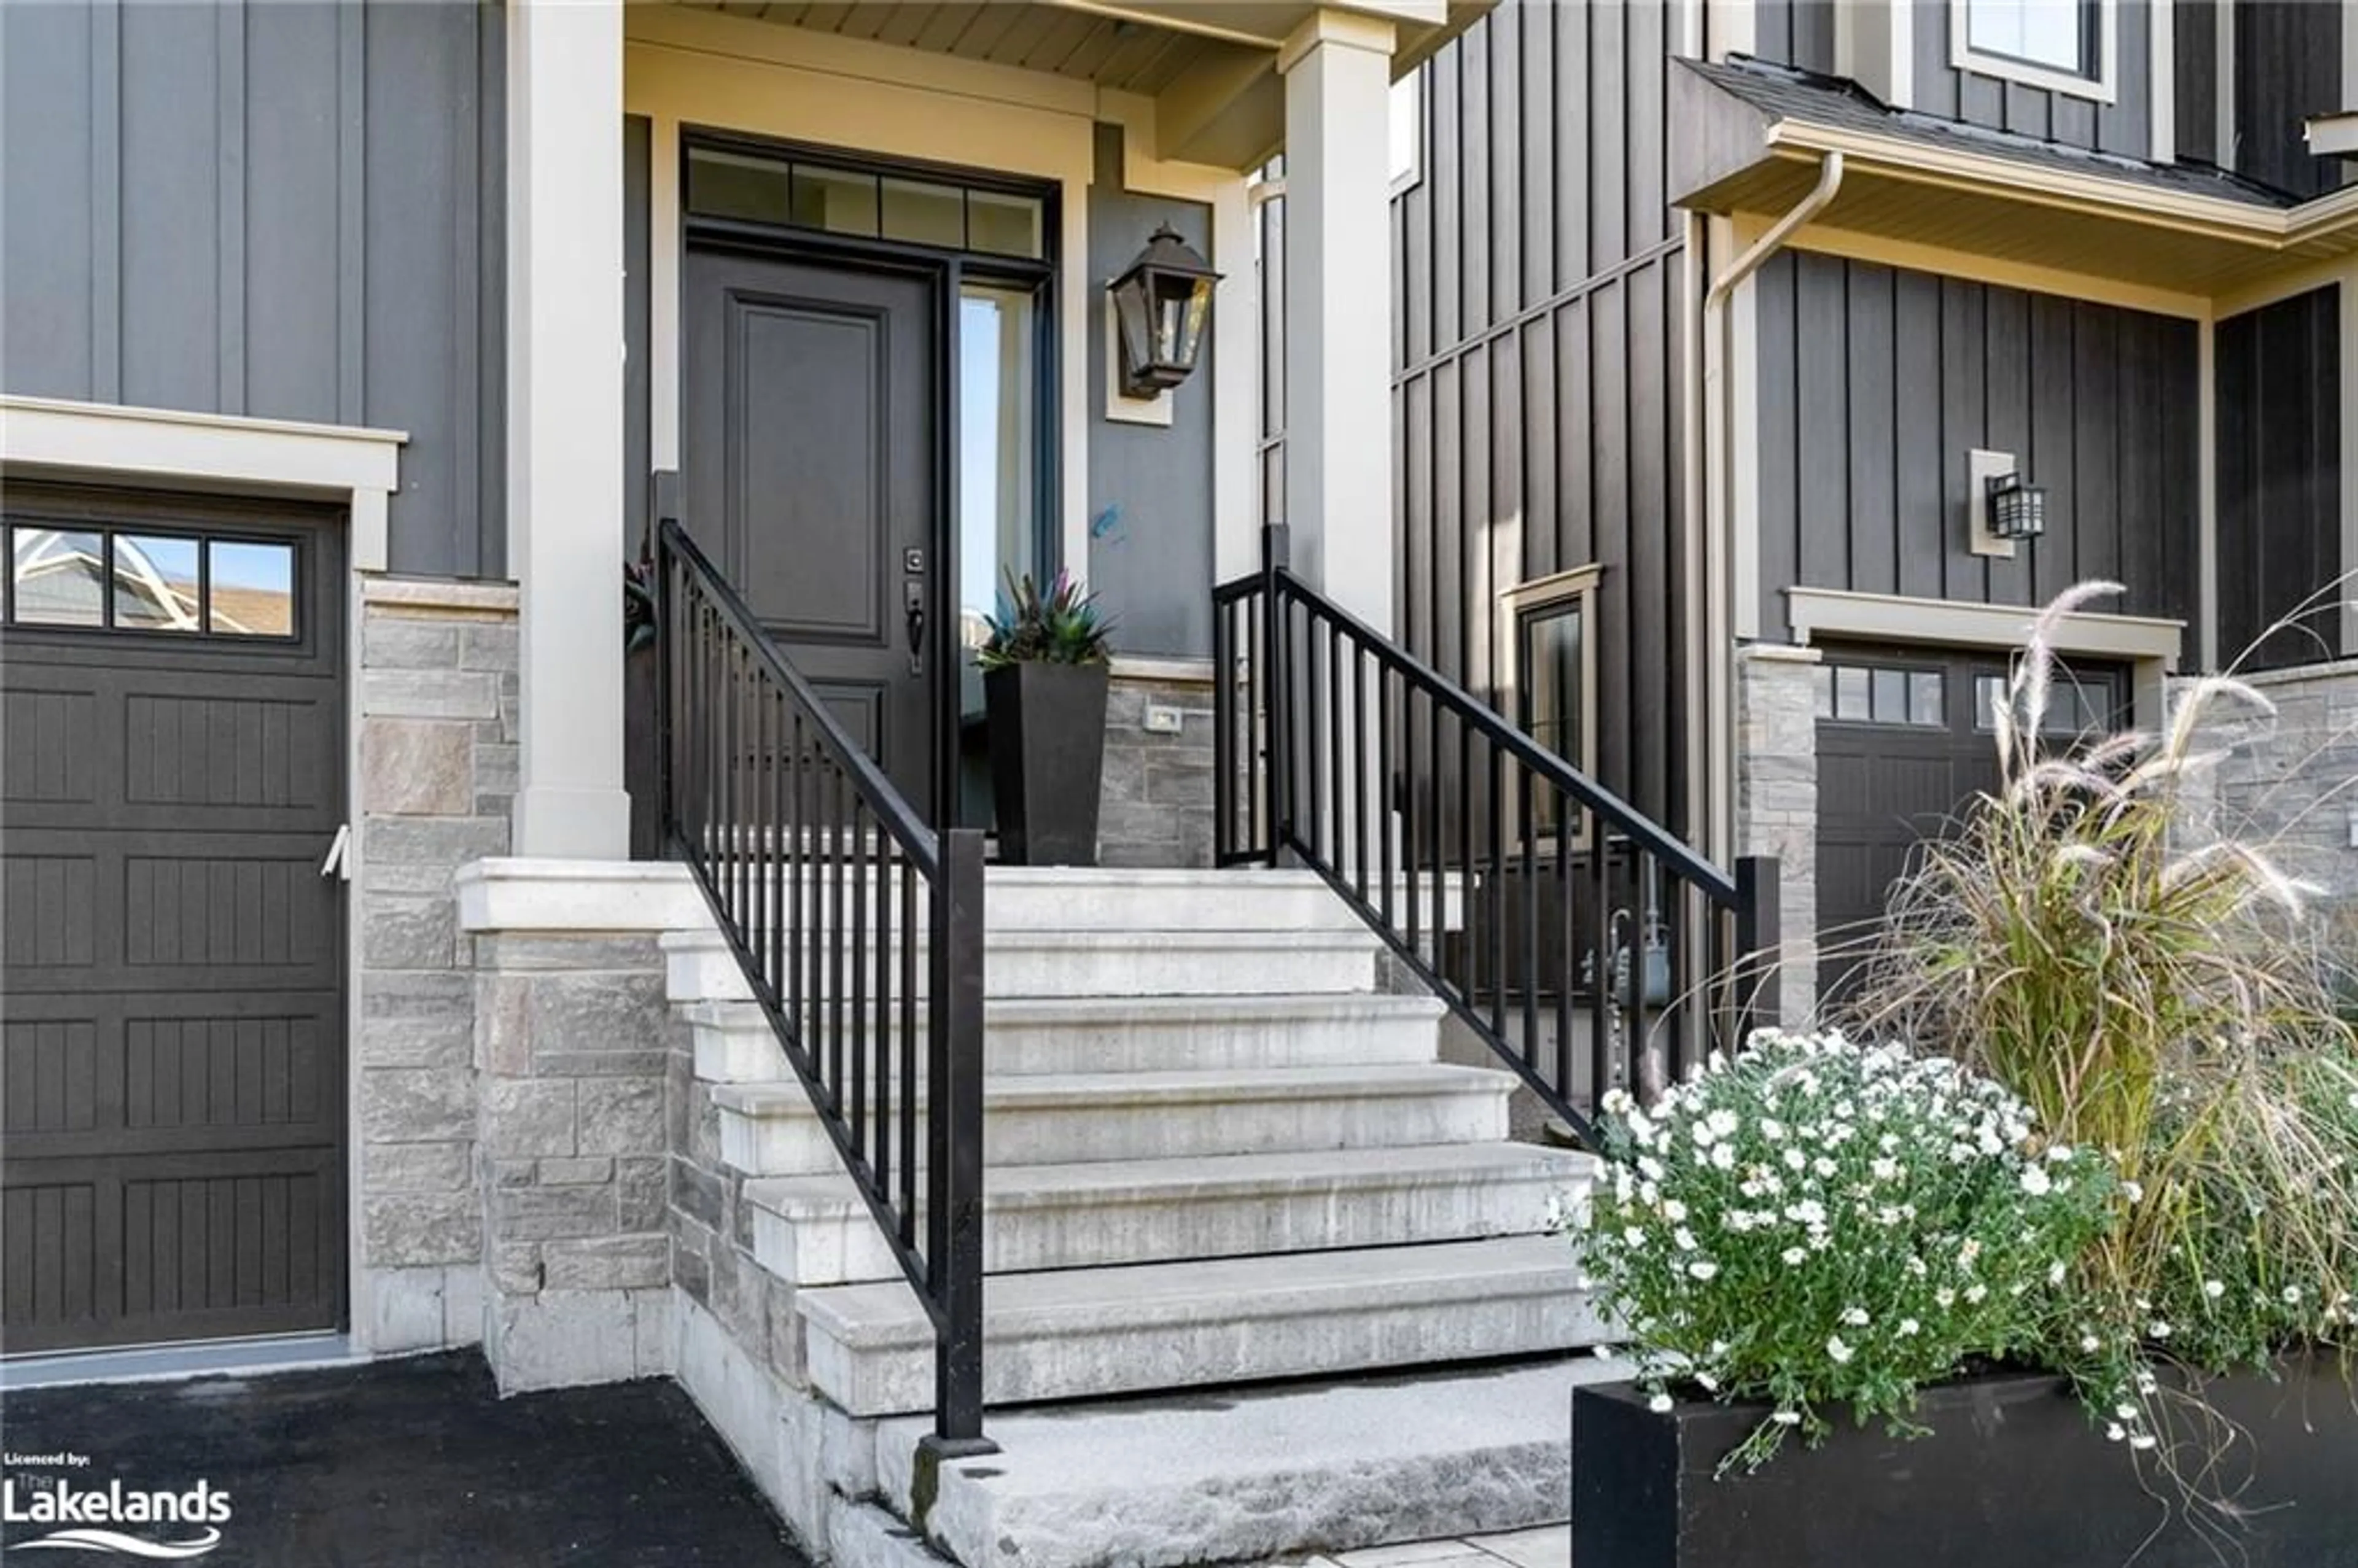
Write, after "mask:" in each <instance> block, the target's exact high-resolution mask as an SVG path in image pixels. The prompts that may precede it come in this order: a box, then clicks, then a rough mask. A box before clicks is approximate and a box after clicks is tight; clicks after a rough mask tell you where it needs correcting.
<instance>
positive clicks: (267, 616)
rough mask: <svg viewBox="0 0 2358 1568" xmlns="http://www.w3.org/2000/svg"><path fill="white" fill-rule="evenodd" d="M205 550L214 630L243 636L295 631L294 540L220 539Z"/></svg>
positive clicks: (210, 623)
mask: <svg viewBox="0 0 2358 1568" xmlns="http://www.w3.org/2000/svg"><path fill="white" fill-rule="evenodd" d="M205 550H206V557H207V563H208V566H209V568H210V570H211V577H212V580H211V583H210V584H209V585H208V597H207V601H206V616H205V623H206V626H207V628H208V629H209V630H211V631H212V632H214V633H227V634H229V635H231V636H243V637H291V636H293V635H294V634H295V547H294V546H292V545H235V544H231V543H229V542H228V541H226V540H222V539H215V540H212V541H211V542H210V543H208V544H207V545H206V546H205Z"/></svg>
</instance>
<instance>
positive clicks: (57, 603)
mask: <svg viewBox="0 0 2358 1568" xmlns="http://www.w3.org/2000/svg"><path fill="white" fill-rule="evenodd" d="M9 550H10V559H11V560H12V562H13V563H14V565H13V567H12V570H13V571H14V573H15V586H16V591H15V597H14V603H15V608H16V622H17V623H18V624H19V625H24V626H103V625H104V624H105V623H106V557H105V555H104V554H103V552H102V550H101V548H100V544H99V535H96V534H94V533H81V532H79V531H76V530H73V529H66V528H13V529H11V530H9Z"/></svg>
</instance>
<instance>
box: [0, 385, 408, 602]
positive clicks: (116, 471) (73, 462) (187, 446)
mask: <svg viewBox="0 0 2358 1568" xmlns="http://www.w3.org/2000/svg"><path fill="white" fill-rule="evenodd" d="M408 439H409V437H408V434H407V433H406V432H405V431H400V430H373V429H367V428H364V427H359V426H351V425H308V424H303V423H300V422H297V421H295V420H288V419H249V418H245V417H243V416H233V415H224V414H199V413H193V412H189V411H186V410H182V409H177V408H133V407H126V406H121V405H117V404H111V403H76V402H69V401H66V400H63V399H59V398H49V397H0V465H5V467H6V469H7V470H8V471H9V472H10V473H11V474H15V475H18V476H21V477H27V478H29V477H40V478H55V479H64V480H81V481H92V480H100V481H104V480H114V481H124V480H132V481H143V482H146V483H163V484H177V485H182V486H187V487H191V488H197V489H204V490H223V491H238V492H247V493H253V492H261V493H265V494H267V493H276V494H293V495H303V496H312V497H318V496H325V497H328V498H330V499H333V500H337V501H341V502H342V503H344V504H345V505H346V506H347V507H348V508H350V511H351V524H350V526H351V539H350V542H349V546H348V552H347V554H348V559H349V560H350V563H351V566H352V569H353V570H355V571H363V572H381V571H383V570H384V569H385V519H386V508H387V503H389V502H390V500H391V498H392V495H393V492H394V491H395V488H396V487H397V486H398V485H399V483H400V460H401V448H402V446H403V444H404V443H406V441H407V440H408Z"/></svg>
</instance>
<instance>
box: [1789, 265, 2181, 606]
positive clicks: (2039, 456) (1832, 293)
mask: <svg viewBox="0 0 2358 1568" xmlns="http://www.w3.org/2000/svg"><path fill="white" fill-rule="evenodd" d="M1757 289H1758V321H1759V348H1758V372H1759V398H1758V407H1759V416H1758V417H1759V454H1760V470H1759V471H1760V523H1759V525H1760V553H1759V560H1760V588H1761V606H1760V613H1761V629H1762V631H1763V633H1766V634H1769V635H1774V634H1775V633H1776V632H1777V630H1778V629H1779V628H1781V627H1782V626H1783V625H1784V624H1785V613H1786V612H1785V603H1784V596H1783V591H1782V590H1783V589H1785V588H1786V587H1787V586H1788V585H1790V584H1801V585H1804V586H1808V587H1812V588H1833V589H1854V590H1856V591H1859V592H1866V593H1899V594H1909V595H1913V596H1918V597H1923V598H1934V599H1948V600H1961V601H1966V602H1975V603H1993V604H2024V605H2028V604H2034V603H2039V602H2043V601H2044V600H2047V599H2050V598H2051V597H2052V596H2053V595H2055V594H2056V593H2058V592H2061V590H2062V589H2065V588H2068V587H2070V586H2071V584H2072V583H2074V582H2077V581H2081V580H2083V579H2091V578H2109V579H2115V580H2118V581H2120V582H2121V583H2123V584H2124V585H2125V587H2126V588H2127V589H2128V592H2127V594H2126V596H2125V600H2123V601H2122V602H2120V603H2119V605H2118V606H2117V608H2118V609H2119V610H2120V611H2122V612H2124V613H2127V614H2133V615H2158V616H2168V617H2172V618H2177V619H2185V618H2187V617H2188V616H2190V615H2191V614H2192V612H2193V606H2194V586H2195V550H2196V545H2195V527H2196V516H2197V503H2196V487H2197V469H2196V452H2195V432H2196V415H2197V405H2198V396H2199V382H2198V375H2199V368H2200V367H2199V359H2198V353H2199V344H2198V341H2197V336H2196V330H2195V327H2194V324H2193V323H2192V322H2190V321H2185V320H2180V319H2175V318H2171V317H2164V316H2154V315H2148V314H2146V313H2144V312H2141V311H2135V310H2123V309H2118V308H2113V307H2110V306H2103V305H2092V304H2087V303H2083V302H2080V301H2074V300H2069V299H2063V298H2059V297H2054V296H2051V295H2037V294H2027V293H2024V292H2022V291H2021V290H2018V289H2011V288H1998V287H1991V286H1988V285H1985V284H1979V283H1970V282H1965V281H1962V280H1959V279H1955V278H1943V277H1936V276H1931V275H1929V274H1924V273H1914V272H1906V271H1900V270H1897V269H1894V268H1891V267H1886V266H1877V265H1871V264H1868V263H1864V262H1851V261H1845V260H1843V259H1841V258H1839V257H1833V256H1824V255H1816V254H1801V253H1791V252H1789V253H1787V254H1783V255H1779V256H1778V257H1776V258H1774V259H1773V260H1771V261H1770V262H1769V263H1768V265H1767V266H1765V267H1763V268H1762V269H1761V272H1760V274H1759V276H1758V284H1757ZM1977 447H1979V448H1987V449H1996V450H2000V451H2010V452H2012V453H2014V454H2015V455H2016V456H2017V458H2019V459H2020V460H2022V461H2023V462H2024V464H2025V465H2026V466H2027V469H2028V474H2029V477H2030V479H2031V480H2032V481H2033V482H2035V483H2038V484H2039V485H2042V486H2044V487H2045V489H2046V492H2047V535H2046V536H2045V537H2044V538H2042V539H2040V540H2039V541H2038V543H2036V544H2035V545H2031V546H2025V547H2021V548H2019V549H2018V550H2017V555H2016V557H2015V558H2014V559H2012V560H2004V559H1996V558H1989V557H1979V556H1975V555H1974V554H1973V553H1972V552H1971V550H1970V549H1969V548H1968V547H1967V535H1966V530H1967V524H1966V516H1967V512H1966V508H1967V503H1968V500H1969V490H1968V486H1967V482H1966V462H1967V456H1966V454H1967V453H1968V452H1969V451H1971V450H1972V449H1974V448H1977Z"/></svg>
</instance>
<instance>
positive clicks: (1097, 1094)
mask: <svg viewBox="0 0 2358 1568" xmlns="http://www.w3.org/2000/svg"><path fill="white" fill-rule="evenodd" d="M868 1085H871V1087H868V1097H865V1098H863V1104H860V1108H859V1120H860V1122H863V1125H865V1127H871V1130H872V1125H875V1115H877V1101H880V1098H882V1101H884V1108H887V1115H898V1106H901V1082H898V1080H893V1082H889V1085H884V1092H882V1094H877V1080H875V1076H871V1080H868ZM1511 1092H1514V1077H1511V1076H1507V1073H1498V1070H1493V1068H1471V1065H1455V1064H1422V1065H1393V1068H1260V1070H1212V1073H1054V1076H1049V1073H1033V1076H1021V1077H998V1076H992V1077H986V1080H983V1125H986V1131H988V1141H986V1158H988V1160H990V1165H1082V1162H1092V1160H1174V1158H1191V1155H1195V1158H1200V1155H1245V1153H1282V1151H1311V1148H1405V1146H1417V1143H1493V1141H1498V1139H1504V1137H1507V1122H1509V1115H1507V1098H1509V1094H1511ZM712 1101H715V1106H717V1108H719V1141H721V1162H726V1165H729V1167H731V1170H738V1172H742V1174H748V1176H820V1174H827V1172H835V1170H842V1162H839V1158H837V1153H835V1141H832V1139H830V1137H827V1130H826V1125H823V1122H820V1118H818V1110H816V1106H814V1104H811V1097H809V1094H804V1089H802V1085H799V1082H781V1080H773V1082H724V1085H715V1089H712ZM914 1104H917V1110H920V1118H922V1113H925V1106H926V1104H929V1101H926V1094H925V1085H922V1082H920V1085H917V1094H914ZM847 1110H849V1104H847ZM920 1137H922V1131H920Z"/></svg>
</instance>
